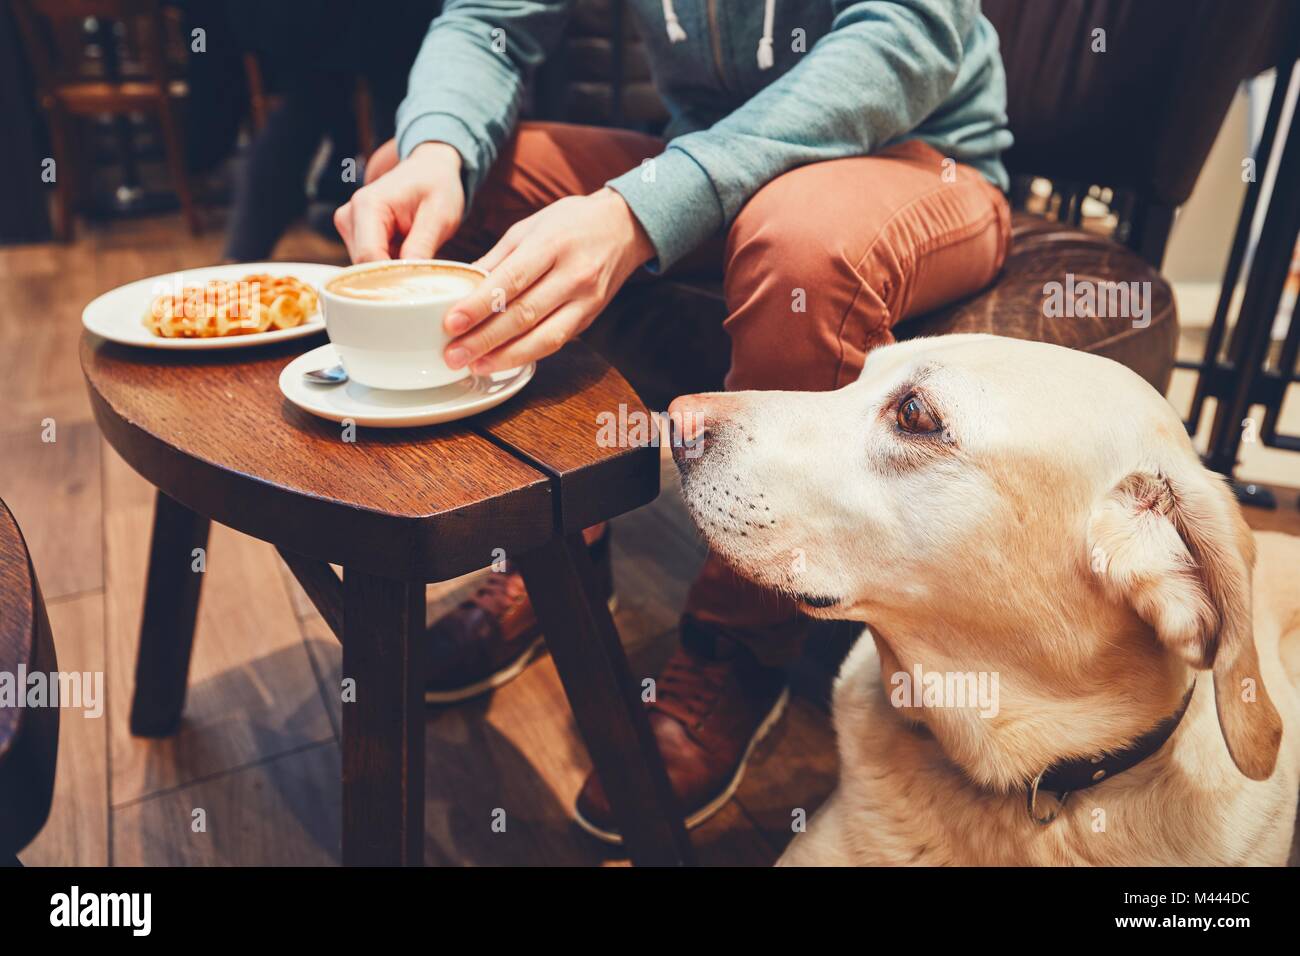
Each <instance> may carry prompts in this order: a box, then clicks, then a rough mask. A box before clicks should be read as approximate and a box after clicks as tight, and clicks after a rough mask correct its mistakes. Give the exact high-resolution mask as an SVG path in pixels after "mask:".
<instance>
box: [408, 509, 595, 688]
mask: <svg viewBox="0 0 1300 956" xmlns="http://www.w3.org/2000/svg"><path fill="white" fill-rule="evenodd" d="M610 534H611V532H610V531H609V530H608V529H606V531H605V533H604V534H603V535H602V536H601V537H600V538H598V539H596V540H595V541H594V542H592V543H591V544H589V545H588V546H587V551H588V553H589V554H590V555H591V560H592V564H593V565H594V566H595V570H596V575H597V577H598V579H599V581H600V585H601V588H602V592H603V593H604V595H605V597H606V600H607V601H608V602H609V603H610V604H611V606H612V605H613V601H614V574H613V568H612V566H611V563H610V557H609V550H610V549H609V539H610ZM543 646H544V643H543V638H542V632H541V628H540V627H539V626H538V624H537V615H536V614H535V613H534V612H533V605H532V602H531V601H529V600H528V590H527V589H526V588H525V587H524V578H523V575H521V574H520V573H519V572H518V571H516V570H515V569H514V568H513V567H512V566H511V565H509V564H507V566H506V569H505V570H504V571H494V572H491V573H489V574H488V575H487V576H486V577H485V578H484V580H483V583H482V584H481V585H480V586H479V588H478V590H476V591H475V592H474V593H473V594H472V595H470V597H469V598H468V599H466V600H465V601H462V602H461V603H460V605H459V606H457V607H456V608H455V609H453V610H451V611H449V612H447V613H446V614H444V615H443V616H442V617H440V618H439V619H438V620H436V621H434V623H433V626H432V627H430V628H429V648H428V652H427V653H428V668H429V670H428V675H429V676H428V679H427V681H426V682H425V690H424V699H425V701H426V702H427V703H430V704H450V703H455V702H456V701H461V700H467V699H469V698H470V697H476V696H478V695H479V694H486V693H487V692H488V691H490V690H493V689H495V688H497V687H500V686H501V685H502V684H505V683H508V682H509V681H511V680H514V679H515V678H516V677H518V676H519V675H520V674H522V673H523V671H524V668H526V667H527V666H528V665H529V664H530V663H532V662H533V661H534V660H536V659H537V657H538V655H539V654H540V653H541V652H542V649H543Z"/></svg>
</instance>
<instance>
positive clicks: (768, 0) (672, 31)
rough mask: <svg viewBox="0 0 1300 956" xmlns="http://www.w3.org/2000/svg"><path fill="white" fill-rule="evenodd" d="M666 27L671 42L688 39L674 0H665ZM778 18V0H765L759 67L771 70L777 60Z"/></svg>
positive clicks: (759, 48)
mask: <svg viewBox="0 0 1300 956" xmlns="http://www.w3.org/2000/svg"><path fill="white" fill-rule="evenodd" d="M663 5H664V27H665V29H666V30H667V31H668V42H669V43H681V42H682V41H683V40H685V39H686V30H685V29H683V28H682V24H681V21H680V20H678V19H677V11H676V10H674V9H673V0H663ZM775 20H776V0H763V37H762V39H761V40H759V41H758V68H759V69H760V70H770V69H771V68H772V64H773V62H775V60H774V57H773V53H772V29H773V25H774V21H775Z"/></svg>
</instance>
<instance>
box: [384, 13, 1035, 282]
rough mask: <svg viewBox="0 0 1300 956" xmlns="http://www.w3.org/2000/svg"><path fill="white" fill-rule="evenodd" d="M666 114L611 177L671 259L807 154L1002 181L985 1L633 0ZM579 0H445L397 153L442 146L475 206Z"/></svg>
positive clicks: (996, 67) (999, 98)
mask: <svg viewBox="0 0 1300 956" xmlns="http://www.w3.org/2000/svg"><path fill="white" fill-rule="evenodd" d="M628 5H629V8H630V9H631V11H632V14H633V17H634V19H635V20H636V23H637V26H638V28H639V30H640V34H641V36H642V38H643V39H644V42H645V47H646V52H647V54H648V55H649V58H650V64H651V68H652V70H653V74H654V80H655V85H656V87H657V88H658V90H659V93H660V95H661V96H662V97H663V100H664V102H665V104H666V105H667V107H668V111H669V114H670V116H671V120H670V122H669V125H668V128H667V130H666V131H665V138H666V139H667V140H668V143H667V146H666V148H665V149H664V151H663V153H662V154H661V155H659V156H658V157H655V159H654V160H653V161H647V162H646V163H645V164H643V165H642V166H640V167H637V168H636V169H631V170H628V171H627V172H626V173H624V174H623V175H621V176H618V177H616V178H615V179H612V180H610V181H609V183H608V185H609V186H610V187H611V188H612V189H615V190H617V191H618V193H619V194H620V195H622V197H623V198H624V199H625V200H626V202H627V204H628V206H629V207H630V208H631V210H632V212H633V214H634V215H635V216H636V217H637V219H638V220H639V221H640V223H641V225H642V227H643V228H644V229H645V231H646V233H647V235H648V236H649V237H650V241H651V242H652V243H653V244H654V248H655V253H656V261H654V262H652V263H650V268H651V269H665V268H667V267H669V266H671V265H672V264H673V263H675V262H676V261H678V260H679V259H681V258H682V257H683V256H684V255H686V254H687V253H688V252H690V251H691V250H692V249H694V248H695V247H696V246H698V245H700V243H702V242H703V241H704V240H705V239H707V238H708V237H709V236H711V235H713V234H714V233H716V232H718V231H719V230H721V229H722V228H724V227H726V226H728V225H730V223H731V221H732V220H733V219H734V218H735V216H736V214H737V213H738V212H739V211H740V209H741V207H742V206H744V205H745V203H746V202H748V201H749V199H750V198H751V197H752V196H753V195H754V194H755V193H756V192H758V190H759V189H761V188H762V187H763V186H764V185H766V184H767V183H768V182H770V181H771V180H773V179H775V178H776V177H777V176H780V175H781V174H782V173H784V172H787V171H788V170H791V169H794V168H795V167H798V166H803V165H805V164H807V163H816V162H822V161H825V160H830V159H841V158H844V157H848V156H865V155H867V154H869V153H873V152H875V151H877V150H879V149H881V148H882V147H885V146H888V145H891V144H893V143H898V142H901V141H904V140H908V139H921V140H924V141H925V142H927V143H929V144H931V145H932V146H934V147H935V148H936V149H938V150H939V151H940V152H941V153H943V154H944V155H945V156H951V157H952V158H954V159H956V160H958V161H959V162H963V163H967V164H969V165H971V166H973V167H974V168H976V169H977V170H979V171H980V172H981V173H982V174H983V175H984V176H985V177H987V178H988V179H989V180H990V181H992V182H993V183H995V184H996V185H998V186H999V187H1001V188H1003V189H1005V188H1006V186H1007V174H1006V171H1005V170H1004V169H1003V167H1002V162H1001V160H1000V159H999V155H1000V154H1001V152H1002V151H1003V150H1004V149H1006V148H1007V147H1008V146H1010V145H1011V133H1010V132H1009V131H1008V130H1007V128H1006V78H1005V76H1004V74H1003V70H1002V60H1001V57H1000V56H999V54H998V38H997V33H996V32H995V31H994V29H993V26H992V24H990V23H989V22H988V20H986V19H985V18H984V16H983V15H982V14H981V13H980V9H979V0H857V2H853V0H781V2H777V0H629V4H628ZM571 6H572V4H571V0H448V2H447V3H446V5H445V6H444V8H443V12H442V14H441V15H440V16H439V17H438V18H437V19H435V20H434V21H433V23H432V24H431V25H430V27H429V32H428V34H427V35H426V36H425V38H424V44H423V46H422V47H421V49H420V54H419V56H418V57H417V58H416V61H415V65H414V66H413V67H412V68H411V80H410V85H409V89H408V92H407V96H406V99H405V100H404V101H403V102H402V105H401V107H400V108H399V109H398V111H397V143H398V152H399V154H400V155H401V156H402V158H405V157H406V156H408V155H410V153H411V151H412V150H413V149H415V147H416V146H418V145H419V144H420V143H423V142H427V141H430V140H435V141H438V142H443V143H447V144H449V145H450V146H453V147H455V149H456V150H457V151H458V152H459V153H460V155H461V158H462V161H463V164H464V165H463V176H464V185H465V196H466V200H467V203H468V202H470V201H472V199H473V196H474V193H475V191H476V190H477V188H478V187H479V186H480V185H481V184H482V182H483V179H484V177H485V176H486V175H487V172H488V170H489V169H490V168H491V166H492V163H493V161H494V160H495V159H496V157H497V155H498V154H499V153H500V150H501V147H502V146H503V144H504V143H505V142H506V140H507V139H508V138H509V137H510V135H511V134H512V133H513V131H514V128H515V123H516V121H517V119H518V116H519V107H520V102H521V100H522V98H523V90H524V85H525V83H526V81H527V78H528V76H529V74H530V73H531V71H532V70H533V69H534V68H535V67H536V66H538V65H539V64H540V63H541V62H542V60H543V59H544V58H545V57H546V55H547V54H548V53H550V52H551V51H552V50H554V49H555V48H556V47H557V46H558V44H559V40H560V37H561V35H562V33H563V30H564V24H565V21H566V18H567V16H568V14H569V8H570V7H571Z"/></svg>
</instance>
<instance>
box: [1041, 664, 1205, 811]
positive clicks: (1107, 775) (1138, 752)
mask: <svg viewBox="0 0 1300 956" xmlns="http://www.w3.org/2000/svg"><path fill="white" fill-rule="evenodd" d="M1195 690H1196V679H1195V678H1193V679H1192V686H1191V687H1189V688H1187V693H1186V694H1184V695H1183V702H1182V703H1181V704H1180V705H1179V707H1178V710H1176V711H1174V712H1173V713H1172V714H1170V715H1169V716H1168V717H1166V718H1165V719H1164V720H1162V721H1160V723H1158V724H1156V726H1155V727H1153V728H1152V729H1151V730H1149V731H1147V732H1146V733H1145V734H1143V735H1142V736H1141V737H1139V738H1137V740H1135V741H1133V743H1131V744H1129V745H1128V746H1127V747H1125V748H1124V749H1123V750H1116V751H1113V752H1110V753H1099V754H1094V755H1092V756H1090V757H1075V758H1073V759H1071V760H1059V761H1057V762H1056V763H1054V764H1052V765H1050V766H1049V767H1047V769H1045V770H1044V771H1043V772H1042V773H1040V774H1039V775H1038V776H1037V777H1035V778H1034V779H1033V780H1031V781H1030V782H1029V783H1028V784H1026V785H1025V794H1026V797H1027V805H1028V810H1029V818H1030V819H1031V820H1033V821H1034V822H1035V823H1037V824H1039V825H1040V826H1047V824H1049V823H1051V822H1052V821H1053V820H1055V819H1056V816H1057V814H1058V813H1060V811H1061V808H1062V807H1064V806H1065V801H1066V799H1067V798H1068V797H1069V796H1070V794H1072V793H1076V792H1078V791H1080V790H1087V789H1088V788H1089V787H1092V786H1096V785H1097V784H1099V783H1101V782H1102V781H1103V780H1109V779H1111V778H1112V777H1114V776H1115V775H1116V774H1121V773H1123V772H1124V771H1125V770H1132V769H1133V768H1134V767H1136V766H1137V765H1138V764H1140V763H1141V762H1142V761H1143V760H1146V759H1147V757H1150V756H1151V755H1152V754H1154V753H1155V752H1156V751H1157V750H1159V749H1160V748H1161V747H1163V746H1164V745H1165V743H1166V742H1167V741H1168V740H1169V738H1170V737H1172V736H1173V734H1174V731H1175V730H1177V729H1178V725H1179V724H1180V723H1182V720H1183V715H1184V714H1186V713H1187V707H1188V705H1189V704H1191V702H1192V692H1193V691H1195ZM1040 790H1046V791H1048V792H1051V793H1055V794H1057V797H1056V807H1055V808H1054V809H1052V810H1051V811H1050V812H1049V813H1046V814H1043V813H1040V810H1041V808H1040V807H1038V806H1037V804H1038V792H1039V791H1040Z"/></svg>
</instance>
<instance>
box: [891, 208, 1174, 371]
mask: <svg viewBox="0 0 1300 956" xmlns="http://www.w3.org/2000/svg"><path fill="white" fill-rule="evenodd" d="M1067 273H1069V274H1072V275H1073V276H1074V282H1075V284H1076V287H1077V286H1078V284H1079V283H1081V282H1084V281H1087V282H1092V283H1096V284H1098V285H1100V284H1102V283H1113V282H1128V283H1131V282H1139V283H1150V285H1149V286H1142V287H1141V288H1142V289H1143V290H1144V291H1143V292H1142V295H1143V297H1144V301H1145V302H1146V303H1147V304H1148V305H1149V308H1150V316H1149V318H1150V324H1149V325H1146V326H1145V327H1142V328H1139V327H1136V326H1135V325H1134V322H1135V319H1134V318H1132V317H1130V316H1105V317H1084V316H1077V317H1050V318H1049V317H1048V316H1047V315H1046V314H1045V312H1046V309H1045V307H1044V306H1045V302H1046V297H1047V289H1046V287H1047V284H1048V283H1051V282H1057V283H1062V284H1064V283H1065V280H1066V274H1067ZM1145 290H1149V293H1148V292H1147V291H1145ZM1099 311H1101V310H1099ZM958 332H991V333H993V334H995V335H1007V336H1011V337H1012V338H1019V339H1034V340H1036V341H1039V342H1051V343H1052V344H1054V345H1065V346H1068V347H1070V348H1075V349H1082V350H1083V351H1085V352H1094V353H1096V354H1098V355H1104V356H1106V357H1107V358H1110V359H1114V360H1115V361H1117V362H1119V363H1121V364H1123V365H1127V366H1128V367H1129V368H1131V369H1133V371H1135V372H1137V373H1138V374H1139V375H1141V376H1142V377H1143V378H1145V379H1146V380H1147V381H1148V382H1150V383H1151V384H1152V385H1154V386H1155V387H1156V388H1157V389H1159V390H1160V391H1162V392H1163V391H1164V390H1165V387H1166V386H1167V385H1168V384H1169V375H1170V373H1171V372H1172V371H1173V366H1174V350H1175V348H1176V346H1177V343H1178V316H1177V310H1176V309H1175V307H1174V297H1173V291H1172V290H1171V289H1170V287H1169V283H1168V282H1166V281H1165V280H1164V278H1162V277H1161V275H1160V274H1159V273H1158V272H1156V271H1155V270H1154V269H1153V268H1151V266H1150V265H1149V264H1148V263H1147V262H1146V260H1144V259H1143V258H1142V257H1141V256H1139V255H1137V254H1136V253H1134V252H1132V251H1130V250H1129V249H1127V248H1126V247H1124V246H1121V245H1119V244H1118V243H1116V242H1114V241H1112V240H1110V239H1107V238H1106V237H1104V236H1099V235H1096V234H1094V233H1090V232H1085V231H1083V230H1082V229H1078V228H1076V227H1074V226H1068V225H1063V224H1061V223H1055V222H1049V221H1048V220H1045V219H1042V218H1041V217H1038V216H1033V215H1030V214H1028V213H1017V214H1016V215H1015V216H1014V217H1013V219H1012V243H1011V251H1010V252H1009V253H1008V255H1007V261H1006V263H1005V265H1003V267H1002V273H1001V275H999V276H998V278H997V280H996V281H995V282H994V283H993V284H992V285H991V286H989V287H988V288H987V289H985V290H984V291H982V292H979V293H977V294H975V295H974V296H972V297H971V298H969V299H964V300H962V301H960V302H956V303H953V304H951V305H947V306H944V307H943V308H941V309H938V310H936V311H934V312H931V313H928V314H926V315H922V316H917V317H916V318H913V319H908V320H907V321H906V322H902V323H900V324H899V325H897V326H896V327H895V328H894V334H895V336H896V337H897V338H899V339H909V338H916V337H918V336H921V335H950V334H953V333H958Z"/></svg>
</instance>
